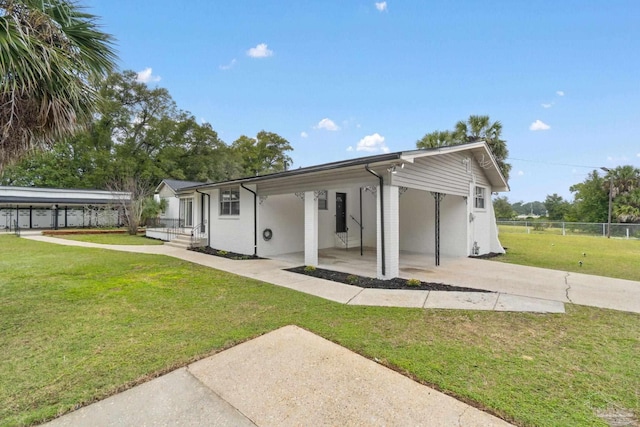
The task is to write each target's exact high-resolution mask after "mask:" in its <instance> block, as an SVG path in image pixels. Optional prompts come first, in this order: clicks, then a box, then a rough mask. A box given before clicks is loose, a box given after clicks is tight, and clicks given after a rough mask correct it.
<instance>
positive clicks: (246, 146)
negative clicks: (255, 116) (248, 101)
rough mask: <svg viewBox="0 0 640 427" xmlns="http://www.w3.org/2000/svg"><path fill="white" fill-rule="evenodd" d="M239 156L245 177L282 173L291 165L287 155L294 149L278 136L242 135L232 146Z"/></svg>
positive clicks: (267, 134)
mask: <svg viewBox="0 0 640 427" xmlns="http://www.w3.org/2000/svg"><path fill="white" fill-rule="evenodd" d="M231 147H232V149H233V150H234V152H235V154H236V155H237V156H238V158H239V161H240V164H241V170H242V172H243V175H244V176H253V175H264V174H268V173H274V172H281V171H284V170H286V169H287V168H288V167H289V165H291V163H292V161H291V157H289V156H288V155H287V154H286V153H287V152H288V151H292V150H293V147H291V145H290V144H289V141H287V140H286V139H284V138H283V137H281V136H280V135H278V134H275V133H272V132H266V131H264V130H262V131H260V132H258V135H256V138H249V137H248V136H245V135H242V136H240V138H238V139H237V140H236V141H234V143H233V145H232V146H231Z"/></svg>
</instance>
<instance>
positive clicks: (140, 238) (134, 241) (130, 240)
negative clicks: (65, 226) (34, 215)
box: [54, 233, 163, 245]
mask: <svg viewBox="0 0 640 427" xmlns="http://www.w3.org/2000/svg"><path fill="white" fill-rule="evenodd" d="M54 237H56V238H58V239H67V240H77V241H80V242H90V243H100V244H103V245H162V244H163V242H162V241H160V240H156V239H149V238H148V237H145V236H144V235H142V234H138V235H137V236H131V235H129V234H107V233H105V234H61V235H56V236H54Z"/></svg>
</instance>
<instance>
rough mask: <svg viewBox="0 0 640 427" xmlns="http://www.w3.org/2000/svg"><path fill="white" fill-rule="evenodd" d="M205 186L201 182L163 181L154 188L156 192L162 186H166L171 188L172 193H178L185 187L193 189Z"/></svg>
mask: <svg viewBox="0 0 640 427" xmlns="http://www.w3.org/2000/svg"><path fill="white" fill-rule="evenodd" d="M202 184H205V183H204V182H201V181H181V180H178V179H163V180H162V182H161V183H160V184H159V185H158V187H156V192H158V191H160V188H161V186H162V185H166V186H168V187H169V188H171V189H172V190H173V191H175V192H178V191H180V190H182V189H183V188H186V187H195V186H198V185H202Z"/></svg>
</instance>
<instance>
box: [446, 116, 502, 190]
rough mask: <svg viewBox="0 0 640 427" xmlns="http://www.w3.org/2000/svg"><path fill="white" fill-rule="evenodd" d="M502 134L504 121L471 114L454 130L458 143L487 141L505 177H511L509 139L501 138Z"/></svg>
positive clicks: (457, 124)
mask: <svg viewBox="0 0 640 427" xmlns="http://www.w3.org/2000/svg"><path fill="white" fill-rule="evenodd" d="M501 136H502V123H500V122H499V121H495V122H493V123H491V119H490V118H489V116H473V115H472V116H469V119H468V120H467V121H466V122H465V121H462V120H461V121H459V122H458V123H456V127H455V130H454V131H453V137H454V140H455V141H457V143H458V144H464V143H467V142H475V141H486V142H487V145H488V146H489V148H490V149H491V152H492V153H493V156H494V157H495V159H496V163H498V167H499V168H500V171H501V172H502V175H504V177H505V179H509V172H510V171H511V165H510V164H509V163H506V159H507V157H508V156H509V150H507V141H505V140H503V139H501Z"/></svg>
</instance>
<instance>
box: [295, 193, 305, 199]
mask: <svg viewBox="0 0 640 427" xmlns="http://www.w3.org/2000/svg"><path fill="white" fill-rule="evenodd" d="M296 197H297V198H298V199H300V200H304V191H296Z"/></svg>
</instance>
